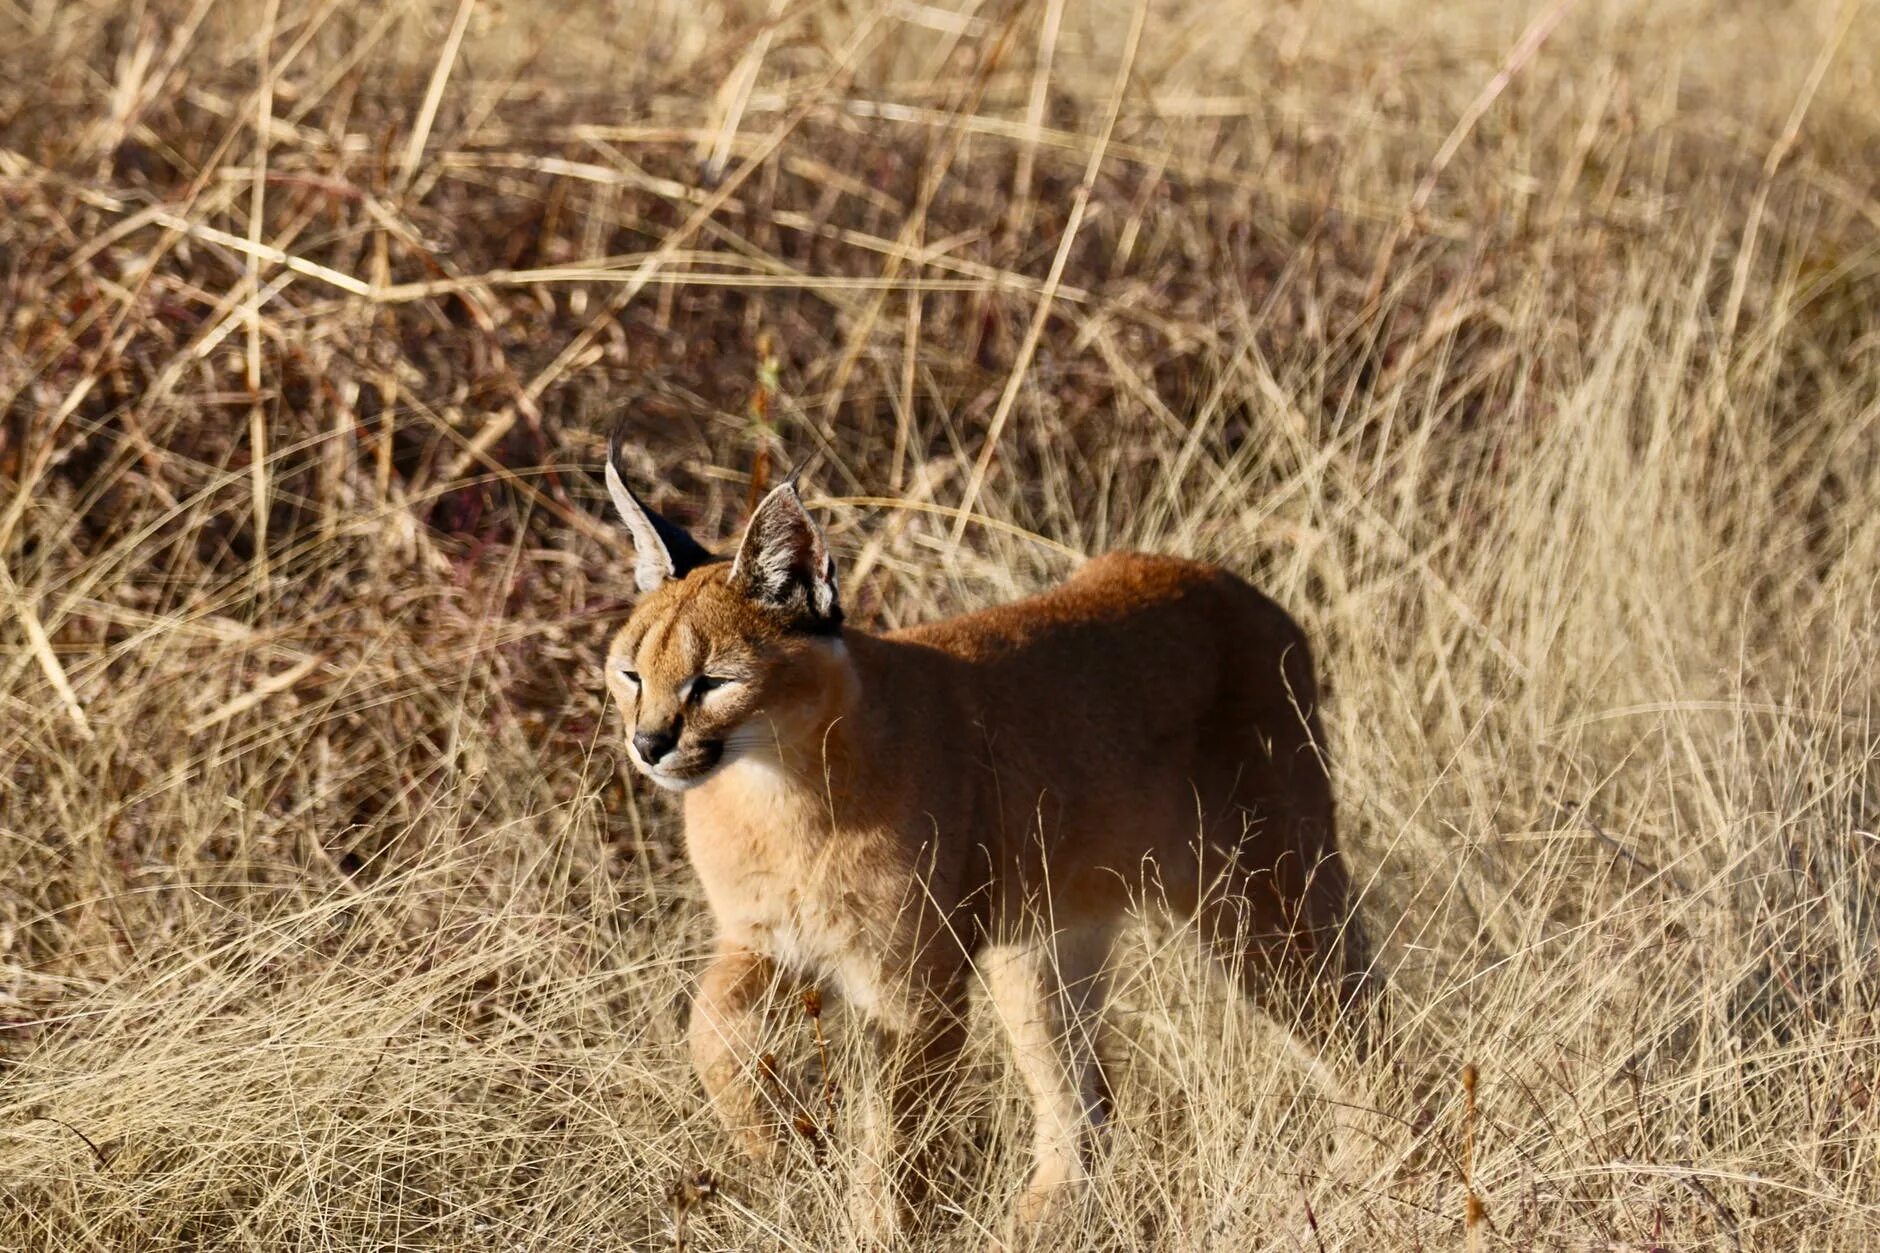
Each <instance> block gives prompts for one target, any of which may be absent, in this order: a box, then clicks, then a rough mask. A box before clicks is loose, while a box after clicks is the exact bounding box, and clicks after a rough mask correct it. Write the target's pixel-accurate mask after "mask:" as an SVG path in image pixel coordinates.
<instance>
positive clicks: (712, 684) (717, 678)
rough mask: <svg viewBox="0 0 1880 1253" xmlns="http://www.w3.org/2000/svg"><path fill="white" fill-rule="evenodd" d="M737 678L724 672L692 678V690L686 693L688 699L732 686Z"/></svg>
mask: <svg viewBox="0 0 1880 1253" xmlns="http://www.w3.org/2000/svg"><path fill="white" fill-rule="evenodd" d="M736 682H737V680H736V679H733V678H729V677H727V676H725V675H722V674H701V675H699V676H697V677H696V678H694V679H693V680H692V684H691V690H690V691H688V692H687V693H686V699H687V700H699V699H701V698H702V697H704V695H705V694H706V693H707V692H715V691H717V690H718V689H719V688H721V687H730V686H731V685H732V684H733V683H736Z"/></svg>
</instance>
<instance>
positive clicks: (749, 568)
mask: <svg viewBox="0 0 1880 1253" xmlns="http://www.w3.org/2000/svg"><path fill="white" fill-rule="evenodd" d="M731 581H732V585H733V586H736V587H740V588H742V589H743V591H744V594H745V595H746V596H749V597H750V598H751V599H752V600H755V601H758V602H760V603H762V604H766V605H771V606H774V607H775V608H778V609H782V610H785V611H786V612H788V613H789V614H791V615H792V616H793V617H795V618H797V619H799V620H800V621H801V622H802V624H803V625H804V626H805V627H806V628H807V629H809V630H812V631H817V632H823V633H833V632H835V631H838V630H840V629H841V626H842V604H841V601H840V599H839V598H838V596H837V593H836V562H835V558H834V557H833V556H831V555H830V552H829V544H828V542H827V541H826V540H824V539H823V533H822V530H821V528H819V527H818V526H817V525H816V522H815V520H814V519H812V518H811V517H810V516H809V511H808V510H807V509H805V508H804V507H803V498H802V497H801V496H798V495H797V494H796V477H795V476H794V475H792V476H791V477H790V478H789V479H787V480H785V481H784V482H783V483H782V484H781V485H779V486H778V487H776V488H774V489H773V490H772V491H771V493H770V494H769V495H768V496H766V497H764V500H763V503H761V504H760V505H758V506H757V512H756V513H753V514H752V515H751V522H750V525H749V526H747V527H746V528H745V530H744V540H743V542H742V543H740V544H739V545H738V556H737V559H736V561H734V562H733V563H732V566H731Z"/></svg>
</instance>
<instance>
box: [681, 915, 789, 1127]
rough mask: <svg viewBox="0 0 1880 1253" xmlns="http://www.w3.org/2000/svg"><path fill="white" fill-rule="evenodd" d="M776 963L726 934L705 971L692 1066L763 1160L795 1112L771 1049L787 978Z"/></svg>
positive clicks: (696, 1007) (727, 1120)
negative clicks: (767, 1025) (771, 1019)
mask: <svg viewBox="0 0 1880 1253" xmlns="http://www.w3.org/2000/svg"><path fill="white" fill-rule="evenodd" d="M779 978H780V976H779V971H778V968H777V964H776V962H774V961H772V960H771V959H770V958H769V957H767V956H765V955H764V954H762V953H759V952H756V951H754V950H752V949H748V948H744V947H742V946H741V945H738V944H734V943H732V942H730V941H728V940H720V941H719V942H718V945H717V947H716V949H715V950H714V952H713V955H712V960H711V964H710V965H708V966H707V967H706V968H705V973H704V974H703V975H702V976H700V978H699V985H698V997H697V999H696V1000H694V1001H693V1002H692V1023H691V1027H690V1029H689V1034H690V1038H691V1045H692V1068H693V1069H694V1070H696V1071H697V1072H698V1077H699V1082H700V1083H702V1084H704V1085H705V1095H706V1097H707V1098H708V1099H709V1100H710V1101H711V1105H712V1108H713V1109H714V1110H715V1111H716V1112H717V1114H718V1117H719V1118H720V1119H721V1120H722V1121H723V1122H724V1124H725V1129H726V1130H728V1131H729V1132H731V1134H732V1135H733V1136H735V1137H736V1138H737V1141H738V1144H739V1147H741V1148H742V1149H743V1150H744V1151H745V1152H746V1153H748V1154H750V1156H751V1157H752V1158H754V1159H757V1160H759V1161H762V1160H765V1159H766V1158H768V1157H769V1156H770V1154H771V1153H772V1152H773V1151H774V1150H775V1149H776V1147H777V1144H778V1142H779V1141H780V1139H781V1138H782V1136H783V1132H784V1129H785V1128H786V1127H788V1126H789V1124H790V1117H791V1114H792V1112H793V1111H791V1110H790V1109H788V1108H786V1105H787V1103H788V1100H789V1098H788V1096H787V1095H786V1093H785V1092H784V1091H783V1090H782V1087H781V1084H780V1082H779V1080H778V1078H777V1076H776V1075H775V1074H774V1073H772V1072H771V1071H770V1070H769V1066H768V1063H767V1062H766V1060H765V1058H766V1054H765V1050H764V1021H765V1014H764V1006H765V1001H766V999H767V998H768V996H769V993H770V992H771V989H772V988H773V987H774V986H776V985H777V984H778V983H779Z"/></svg>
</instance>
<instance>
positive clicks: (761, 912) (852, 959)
mask: <svg viewBox="0 0 1880 1253" xmlns="http://www.w3.org/2000/svg"><path fill="white" fill-rule="evenodd" d="M827 812H828V811H827V807H826V805H825V804H823V803H822V802H821V800H820V798H817V797H816V796H814V795H813V794H810V793H807V792H806V791H804V790H802V789H799V788H797V787H795V786H793V785H792V784H791V783H790V781H789V780H788V779H787V778H786V777H785V776H784V775H782V774H781V772H779V771H778V770H777V769H775V768H774V767H771V766H769V765H767V764H764V763H762V762H754V761H744V762H738V763H735V764H733V765H732V766H730V767H727V768H726V770H725V771H724V772H723V774H721V775H720V776H719V777H717V778H715V779H713V780H712V781H711V782H710V783H709V784H707V785H706V786H704V787H701V788H699V789H697V790H696V791H694V792H692V793H689V794H688V795H687V796H686V803H685V837H686V850H687V852H688V854H689V855H690V857H691V860H692V865H693V868H694V869H695V870H696V871H697V873H698V876H699V882H700V883H701V885H702V886H703V887H704V889H705V898H706V901H707V903H708V904H710V906H711V910H712V914H713V916H714V917H715V918H716V920H717V922H718V927H719V931H720V933H721V934H722V935H723V936H724V938H726V939H728V940H731V941H732V942H734V943H737V944H740V945H743V946H746V947H749V948H751V949H754V950H756V951H757V952H760V953H766V954H768V955H770V956H771V957H773V958H775V959H776V960H777V961H778V962H780V963H782V964H783V965H785V966H786V967H789V968H790V969H792V970H794V971H796V972H798V973H800V974H803V975H807V976H810V977H812V978H816V979H824V980H828V981H830V982H832V983H834V984H835V985H836V987H837V988H838V989H839V990H840V991H841V993H842V995H843V996H844V997H845V998H847V999H848V1000H849V1001H850V1002H851V1003H853V1004H855V1005H856V1006H857V1007H858V1008H860V1009H862V1010H863V1011H864V1012H868V1013H871V1014H879V1013H884V1012H892V1006H891V1004H890V1002H891V1001H893V1000H894V999H895V997H894V987H893V985H894V984H895V982H896V980H895V971H896V969H897V967H898V965H899V964H900V963H899V957H898V954H897V951H896V949H897V945H896V941H895V933H896V932H897V931H898V930H899V927H898V919H897V918H896V917H895V915H896V913H897V912H898V911H897V910H896V908H895V902H898V901H899V900H900V898H901V897H903V896H905V895H906V887H907V885H906V884H905V883H903V884H901V885H899V886H897V885H896V884H895V883H894V882H893V880H894V879H895V878H896V877H897V876H895V875H893V874H892V873H891V872H890V871H888V870H886V869H885V866H884V863H885V862H889V861H892V860H893V859H891V858H884V856H882V850H881V849H879V848H878V847H876V844H877V843H878V841H877V840H875V839H873V838H871V837H870V836H869V835H867V834H866V833H857V832H852V831H841V830H834V829H832V827H831V824H830V822H829V820H828V818H827Z"/></svg>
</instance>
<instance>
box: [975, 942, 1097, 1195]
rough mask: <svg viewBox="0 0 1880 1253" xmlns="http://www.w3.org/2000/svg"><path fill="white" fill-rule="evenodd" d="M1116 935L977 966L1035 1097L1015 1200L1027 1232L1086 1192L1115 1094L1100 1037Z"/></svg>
mask: <svg viewBox="0 0 1880 1253" xmlns="http://www.w3.org/2000/svg"><path fill="white" fill-rule="evenodd" d="M1110 942H1111V935H1110V932H1109V930H1108V929H1107V928H1101V927H1090V928H1084V929H1077V930H1071V931H1065V932H1060V933H1059V934H1057V935H1056V936H1053V937H1050V938H1048V939H1047V938H1043V937H1041V938H1040V939H1038V940H1037V941H1035V942H1030V943H1022V944H1013V945H1006V946H1001V947H998V948H994V949H992V950H991V951H989V952H988V954H987V955H986V957H985V958H984V959H983V960H982V962H981V969H982V971H983V972H984V975H985V978H986V984H987V988H988V990H989V991H990V993H991V996H992V1003H993V1006H994V1008H995V1009H996V1010H997V1012H998V1015H999V1018H1000V1020H1001V1021H1002V1022H1003V1024H1004V1026H1005V1030H1006V1033H1007V1034H1008V1035H1009V1036H1010V1037H1011V1041H1012V1051H1013V1056H1014V1060H1015V1062H1016V1064H1017V1066H1018V1071H1019V1074H1020V1076H1021V1077H1022V1078H1023V1080H1024V1083H1025V1089H1026V1091H1027V1092H1028V1093H1029V1094H1030V1096H1031V1107H1032V1150H1033V1156H1034V1167H1033V1172H1032V1176H1031V1182H1030V1183H1029V1184H1028V1185H1027V1186H1026V1188H1025V1193H1024V1195H1023V1196H1022V1197H1021V1198H1020V1199H1019V1203H1018V1208H1017V1213H1016V1217H1017V1221H1018V1224H1019V1227H1020V1229H1021V1232H1023V1231H1025V1230H1029V1229H1035V1228H1037V1227H1038V1226H1039V1225H1040V1224H1041V1223H1043V1222H1045V1221H1046V1220H1047V1219H1049V1218H1050V1217H1052V1216H1053V1215H1054V1214H1055V1213H1057V1212H1059V1211H1061V1210H1063V1209H1065V1208H1067V1207H1068V1206H1069V1205H1070V1203H1072V1202H1074V1201H1075V1200H1077V1199H1078V1198H1079V1197H1080V1196H1082V1195H1083V1194H1084V1193H1085V1192H1086V1191H1087V1189H1088V1185H1089V1178H1090V1175H1089V1171H1090V1159H1091V1156H1092V1155H1093V1154H1094V1153H1095V1152H1096V1151H1097V1150H1098V1149H1099V1148H1100V1147H1101V1145H1100V1141H1101V1139H1102V1138H1103V1134H1104V1130H1105V1125H1106V1123H1107V1121H1108V1117H1109V1091H1108V1088H1107V1086H1106V1084H1105V1083H1104V1079H1103V1073H1102V1068H1101V1064H1100V1062H1099V1060H1098V1057H1097V1048H1096V1036H1097V1032H1098V1029H1099V1020H1100V1018H1101V1016H1102V1012H1103V1001H1104V996H1105V993H1106V990H1107V987H1106V985H1107V974H1106V967H1107V965H1108V963H1109V957H1110Z"/></svg>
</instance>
